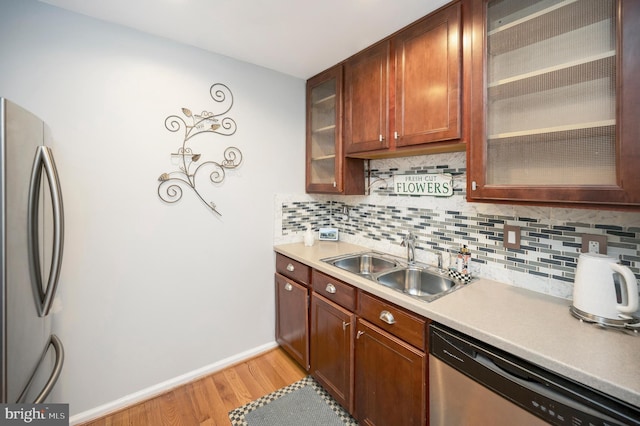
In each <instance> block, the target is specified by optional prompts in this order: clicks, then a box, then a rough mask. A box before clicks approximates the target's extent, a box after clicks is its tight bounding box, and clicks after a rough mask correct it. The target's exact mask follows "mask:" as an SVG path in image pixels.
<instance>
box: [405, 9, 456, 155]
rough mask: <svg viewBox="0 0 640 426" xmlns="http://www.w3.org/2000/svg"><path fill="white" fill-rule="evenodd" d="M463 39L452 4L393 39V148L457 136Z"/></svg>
mask: <svg viewBox="0 0 640 426" xmlns="http://www.w3.org/2000/svg"><path fill="white" fill-rule="evenodd" d="M461 35H462V33H461V5H460V3H456V4H454V5H452V6H450V7H447V8H446V9H444V10H442V11H440V12H438V13H436V14H434V15H430V16H428V17H427V18H425V19H424V20H422V21H420V22H418V23H416V24H414V25H412V26H411V27H409V28H407V29H406V30H404V31H402V32H400V33H399V34H398V35H397V36H396V37H395V38H394V39H393V46H394V51H395V96H394V98H395V129H393V130H394V131H395V138H396V145H397V146H407V145H417V144H423V143H427V142H435V141H444V140H450V139H459V138H460V129H461V116H460V110H461V108H460V106H461V85H460V80H461V74H462V41H461Z"/></svg>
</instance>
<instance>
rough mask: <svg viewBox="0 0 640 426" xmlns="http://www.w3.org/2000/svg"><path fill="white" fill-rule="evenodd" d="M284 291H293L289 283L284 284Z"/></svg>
mask: <svg viewBox="0 0 640 426" xmlns="http://www.w3.org/2000/svg"><path fill="white" fill-rule="evenodd" d="M284 289H285V290H287V291H292V290H293V286H292V285H291V283H286V284H285V285H284Z"/></svg>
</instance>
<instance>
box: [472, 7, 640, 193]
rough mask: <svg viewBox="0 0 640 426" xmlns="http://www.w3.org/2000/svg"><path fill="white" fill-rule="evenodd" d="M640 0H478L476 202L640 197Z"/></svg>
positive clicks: (474, 139) (474, 133)
mask: <svg viewBox="0 0 640 426" xmlns="http://www.w3.org/2000/svg"><path fill="white" fill-rule="evenodd" d="M638 3H640V2H634V1H632V0H631V1H629V0H538V1H531V0H478V1H476V2H475V4H474V37H475V39H474V41H473V47H472V48H473V58H474V63H473V66H474V68H473V71H474V76H473V80H474V85H473V86H474V89H473V90H474V93H475V94H476V96H474V107H473V111H474V113H476V114H478V115H479V116H480V117H482V118H483V120H475V119H474V128H473V130H472V143H471V145H472V146H471V147H470V157H469V158H470V161H469V163H470V164H469V188H468V194H469V198H470V199H471V200H473V199H478V200H480V199H491V200H500V199H502V200H519V201H534V202H542V203H546V202H561V203H565V204H571V203H576V204H587V205H589V204H614V205H640V193H639V192H640V184H639V183H638V181H639V180H640V173H638V171H637V170H638V169H639V168H640V167H639V164H638V161H640V149H639V148H638V145H639V144H640V141H639V140H638V138H637V136H638V129H637V128H638V124H637V119H634V120H632V121H628V119H629V118H630V117H631V116H630V115H629V113H631V112H632V110H635V111H636V113H637V112H638V102H637V97H638V96H639V95H640V93H639V92H638V84H637V83H635V82H634V83H633V84H631V85H629V87H627V86H626V84H627V82H631V81H632V79H637V77H632V75H633V74H635V75H636V76H637V75H638V74H637V72H638V71H640V69H639V67H638V60H637V58H633V57H632V56H637V52H638V49H640V46H639V44H638V43H639V41H640V31H638V30H636V29H632V28H631V26H637V19H638V18H639V16H640V12H639V9H640V7H638ZM634 19H635V20H636V21H635V22H636V23H634ZM633 52H636V53H635V54H634V53H633ZM479 69H480V70H481V72H476V70H479ZM626 91H630V92H628V93H624V92H626ZM632 94H633V95H632ZM630 96H634V97H635V100H633V99H634V98H633V97H630Z"/></svg>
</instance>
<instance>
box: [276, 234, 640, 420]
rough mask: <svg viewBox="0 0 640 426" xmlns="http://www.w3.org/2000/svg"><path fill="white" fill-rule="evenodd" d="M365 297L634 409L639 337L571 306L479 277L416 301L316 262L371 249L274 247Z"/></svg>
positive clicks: (639, 402) (638, 399)
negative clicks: (588, 319)
mask: <svg viewBox="0 0 640 426" xmlns="http://www.w3.org/2000/svg"><path fill="white" fill-rule="evenodd" d="M274 249H275V251H276V252H278V253H281V254H283V255H285V256H288V257H290V258H292V259H295V260H298V261H300V262H303V263H305V264H307V265H309V266H311V267H313V268H315V269H317V270H319V271H322V272H325V273H327V274H329V275H331V276H333V277H335V278H338V279H341V280H343V281H345V282H347V283H349V284H352V285H353V286H355V287H358V288H361V289H363V290H366V291H367V292H369V293H372V294H375V295H377V296H381V297H383V298H385V299H387V300H389V301H390V302H393V303H395V304H397V305H400V306H402V307H404V308H407V309H409V310H411V311H413V312H415V313H418V314H420V315H423V316H425V317H427V318H430V319H432V320H433V321H436V322H439V323H441V324H444V325H446V326H448V327H451V328H453V329H455V330H458V331H460V332H462V333H465V334H467V335H469V336H472V337H475V338H476V339H478V340H481V341H483V342H486V343H488V344H490V345H493V346H495V347H497V348H499V349H502V350H505V351H507V352H510V353H512V354H514V355H516V356H519V357H521V358H524V359H526V360H528V361H530V362H532V363H534V364H537V365H539V366H541V367H544V368H547V369H549V370H551V371H554V372H556V373H558V374H560V375H563V376H566V377H568V378H571V379H574V380H576V381H578V382H580V383H583V384H585V385H587V386H590V387H592V388H595V389H598V390H600V391H602V392H605V393H607V394H609V395H611V396H613V397H616V398H618V399H620V400H623V401H626V402H628V403H631V404H633V405H635V406H637V407H640V365H639V362H638V360H639V359H640V334H639V335H636V336H634V335H628V334H625V333H621V332H619V331H615V330H605V329H601V328H599V327H596V326H594V325H591V324H586V323H582V322H580V321H578V320H577V319H576V318H574V317H573V316H571V314H570V313H569V303H570V302H569V301H568V300H565V299H559V298H555V297H551V296H547V295H544V294H541V293H536V292H533V291H530V290H525V289H521V288H518V287H515V286H511V285H507V284H503V283H499V282H496V281H491V280H486V279H478V280H476V281H474V282H472V283H471V284H468V285H467V286H465V287H464V288H462V289H460V290H458V291H455V292H453V293H451V294H448V295H446V296H444V297H441V298H440V299H437V300H435V301H433V302H431V303H427V302H424V301H422V300H418V299H414V298H412V297H410V296H406V295H404V294H402V293H400V292H397V291H394V290H392V289H389V288H387V287H384V286H382V285H379V284H375V283H373V282H372V281H369V280H368V279H366V278H362V277H359V276H356V275H355V274H351V273H349V272H346V271H343V270H341V269H339V268H336V267H334V266H331V265H329V264H327V263H325V262H322V260H321V259H324V258H327V257H332V256H338V255H342V254H347V253H355V252H361V251H366V250H369V249H368V248H367V247H362V246H357V245H353V244H348V243H344V242H328V241H319V242H316V244H315V245H314V246H312V247H305V246H304V245H303V244H302V243H293V244H283V245H278V246H275V248H274Z"/></svg>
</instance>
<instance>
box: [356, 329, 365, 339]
mask: <svg viewBox="0 0 640 426" xmlns="http://www.w3.org/2000/svg"><path fill="white" fill-rule="evenodd" d="M363 334H364V331H358V334H357V335H356V339H359V338H360V336H362V335H363Z"/></svg>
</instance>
